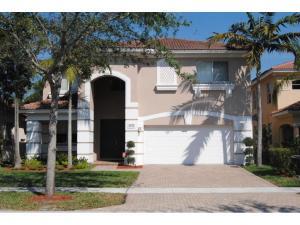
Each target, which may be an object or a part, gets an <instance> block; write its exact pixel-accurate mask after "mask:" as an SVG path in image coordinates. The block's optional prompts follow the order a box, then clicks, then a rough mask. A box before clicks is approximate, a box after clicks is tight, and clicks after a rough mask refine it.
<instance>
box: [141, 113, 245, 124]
mask: <svg viewBox="0 0 300 225" xmlns="http://www.w3.org/2000/svg"><path fill="white" fill-rule="evenodd" d="M185 113H186V112H183V111H178V112H161V113H156V114H151V115H147V116H142V117H139V119H140V120H142V121H147V120H153V119H158V118H162V117H171V116H182V115H183V116H184V115H185ZM196 116H211V117H217V118H223V119H228V120H232V121H235V122H237V121H239V122H240V121H244V120H251V116H233V115H229V114H224V113H219V112H210V111H198V112H197V114H196Z"/></svg>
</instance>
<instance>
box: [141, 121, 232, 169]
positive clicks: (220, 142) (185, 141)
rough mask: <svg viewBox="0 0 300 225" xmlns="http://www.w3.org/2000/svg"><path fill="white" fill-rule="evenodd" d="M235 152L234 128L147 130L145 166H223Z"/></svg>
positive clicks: (151, 128)
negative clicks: (233, 146)
mask: <svg viewBox="0 0 300 225" xmlns="http://www.w3.org/2000/svg"><path fill="white" fill-rule="evenodd" d="M231 152H232V129H231V127H226V126H208V127H195V126H193V127H185V128H178V127H145V158H144V159H145V164H223V163H226V162H228V161H229V160H230V157H231Z"/></svg>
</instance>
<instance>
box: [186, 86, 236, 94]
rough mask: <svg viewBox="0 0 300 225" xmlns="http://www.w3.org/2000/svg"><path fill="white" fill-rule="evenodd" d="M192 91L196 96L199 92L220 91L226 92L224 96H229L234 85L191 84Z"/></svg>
mask: <svg viewBox="0 0 300 225" xmlns="http://www.w3.org/2000/svg"><path fill="white" fill-rule="evenodd" d="M192 86H193V90H194V92H195V93H196V94H201V91H208V90H218V91H219V90H221V91H226V95H227V96H230V95H231V94H232V90H233V89H234V86H235V85H234V84H231V83H210V84H193V85H192Z"/></svg>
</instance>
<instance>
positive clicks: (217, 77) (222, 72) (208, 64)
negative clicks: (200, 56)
mask: <svg viewBox="0 0 300 225" xmlns="http://www.w3.org/2000/svg"><path fill="white" fill-rule="evenodd" d="M228 80H229V77H228V62H225V61H201V62H199V64H198V65H197V81H198V82H199V83H221V82H227V81H228Z"/></svg>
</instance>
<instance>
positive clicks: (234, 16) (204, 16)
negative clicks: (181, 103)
mask: <svg viewBox="0 0 300 225" xmlns="http://www.w3.org/2000/svg"><path fill="white" fill-rule="evenodd" d="M176 14H177V15H178V16H182V17H183V18H184V19H186V20H187V21H190V22H191V25H190V26H189V27H181V28H180V30H179V31H178V33H177V34H176V37H177V38H184V39H191V40H206V39H207V38H208V37H210V36H212V34H213V32H218V33H223V32H226V31H228V28H229V27H230V25H231V24H234V23H236V22H240V21H246V20H247V16H246V14H245V13H203V12H200V13H176ZM290 14H291V13H277V14H275V21H276V20H277V19H278V18H281V17H283V16H286V15H290ZM283 31H298V32H299V31H300V25H297V26H292V27H289V28H287V29H285V30H283ZM291 60H294V57H293V55H292V54H283V53H272V54H268V53H266V54H264V56H263V58H262V71H264V70H266V69H269V68H270V67H272V66H274V65H278V64H281V63H284V62H287V61H291ZM252 77H253V73H252Z"/></svg>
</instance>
